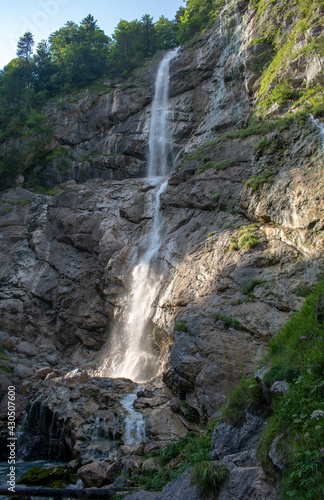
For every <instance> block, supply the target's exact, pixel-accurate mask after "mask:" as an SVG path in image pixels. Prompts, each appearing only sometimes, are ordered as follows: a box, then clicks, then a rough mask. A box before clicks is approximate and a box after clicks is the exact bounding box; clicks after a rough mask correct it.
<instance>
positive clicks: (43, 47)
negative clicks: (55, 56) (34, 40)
mask: <svg viewBox="0 0 324 500" xmlns="http://www.w3.org/2000/svg"><path fill="white" fill-rule="evenodd" d="M34 63H35V81H34V87H35V90H36V92H42V91H50V92H53V91H54V86H53V83H52V81H51V78H52V76H53V75H54V73H55V72H56V71H57V70H58V68H57V66H56V65H55V64H54V63H53V61H52V57H51V52H50V46H49V43H48V42H47V41H46V40H41V42H39V44H38V45H37V49H36V54H35V55H34Z"/></svg>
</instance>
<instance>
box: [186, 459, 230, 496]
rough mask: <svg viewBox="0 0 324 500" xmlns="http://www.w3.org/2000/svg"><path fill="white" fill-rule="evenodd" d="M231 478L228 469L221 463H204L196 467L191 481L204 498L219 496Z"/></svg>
mask: <svg viewBox="0 0 324 500" xmlns="http://www.w3.org/2000/svg"><path fill="white" fill-rule="evenodd" d="M228 476H229V471H228V469H227V467H225V466H224V465H222V464H221V463H215V462H209V461H207V460H206V461H203V462H200V463H198V464H196V465H195V466H194V469H193V470H192V472H191V480H192V482H193V483H194V485H195V486H196V488H197V489H198V491H199V493H200V495H201V496H203V497H205V498H206V497H209V496H210V495H212V494H213V495H215V494H216V495H217V493H219V491H220V489H221V487H222V486H223V484H224V483H225V481H226V479H227V478H228Z"/></svg>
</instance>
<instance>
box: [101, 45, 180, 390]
mask: <svg viewBox="0 0 324 500" xmlns="http://www.w3.org/2000/svg"><path fill="white" fill-rule="evenodd" d="M177 53H178V49H175V50H172V51H170V52H168V53H167V54H166V55H165V57H164V58H163V59H162V61H161V63H160V65H159V68H158V72H157V76H156V83H155V94H154V99H153V103H152V111H151V122H150V136H149V161H148V171H147V174H148V182H149V183H150V184H151V185H152V186H153V188H154V189H152V192H151V193H152V194H151V196H152V200H151V216H152V223H151V227H150V232H149V235H148V243H147V248H146V250H145V251H143V253H142V255H141V256H140V258H139V260H138V263H137V264H136V265H135V266H134V267H133V269H132V271H131V273H130V277H129V286H128V293H127V295H126V296H125V297H124V303H123V312H122V314H121V321H120V323H119V325H116V327H115V329H114V331H113V333H112V338H111V342H110V345H109V354H108V356H107V358H106V360H105V362H104V364H103V366H102V367H101V369H100V374H101V375H105V376H109V377H113V378H116V377H125V378H130V379H132V380H134V381H135V382H146V381H148V380H150V379H152V378H153V377H154V376H156V375H157V374H158V372H159V370H160V369H161V365H160V362H159V360H158V358H157V356H155V355H154V354H153V353H152V328H153V325H152V323H151V322H150V319H149V318H150V317H151V316H152V308H153V306H154V303H155V300H156V298H157V295H158V293H159V290H160V286H161V282H162V280H163V271H162V269H161V267H160V263H159V259H158V254H159V250H160V248H161V245H162V242H163V229H164V221H163V217H162V214H161V212H160V205H161V195H162V194H163V192H164V191H165V190H166V188H167V185H168V180H167V175H168V174H169V173H170V172H171V170H172V169H173V167H174V158H173V143H172V113H171V110H170V107H169V99H168V95H169V79H170V75H169V68H170V61H171V60H172V59H173V58H174V57H175V56H176V55H177Z"/></svg>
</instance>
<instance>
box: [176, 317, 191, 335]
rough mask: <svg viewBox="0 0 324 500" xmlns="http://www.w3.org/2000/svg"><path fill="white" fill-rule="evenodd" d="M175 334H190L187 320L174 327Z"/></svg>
mask: <svg viewBox="0 0 324 500" xmlns="http://www.w3.org/2000/svg"><path fill="white" fill-rule="evenodd" d="M174 331H175V332H188V331H189V330H188V327H187V322H186V321H185V320H182V321H180V322H179V323H176V324H175V325H174Z"/></svg>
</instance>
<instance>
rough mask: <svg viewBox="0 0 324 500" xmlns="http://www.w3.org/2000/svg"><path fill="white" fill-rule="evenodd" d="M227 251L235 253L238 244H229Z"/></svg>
mask: <svg viewBox="0 0 324 500" xmlns="http://www.w3.org/2000/svg"><path fill="white" fill-rule="evenodd" d="M229 249H230V250H231V252H236V251H237V250H239V249H240V247H239V246H238V244H237V243H236V242H234V243H231V244H230V246H229Z"/></svg>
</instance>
